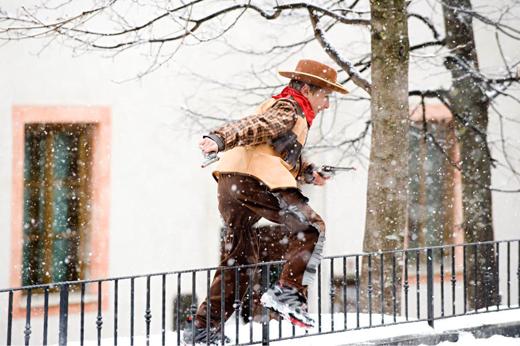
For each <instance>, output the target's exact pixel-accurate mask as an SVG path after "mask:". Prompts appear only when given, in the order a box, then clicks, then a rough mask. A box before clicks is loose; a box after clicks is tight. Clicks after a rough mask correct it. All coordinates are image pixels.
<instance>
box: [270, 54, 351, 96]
mask: <svg viewBox="0 0 520 346" xmlns="http://www.w3.org/2000/svg"><path fill="white" fill-rule="evenodd" d="M278 73H279V74H280V76H282V77H286V78H291V79H296V80H299V81H302V82H304V83H308V84H313V85H317V86H319V87H323V88H328V89H332V90H333V91H337V92H340V93H342V94H346V93H348V90H347V89H345V88H344V87H343V85H341V84H338V83H337V82H336V78H337V73H336V70H334V69H333V68H332V67H330V66H327V65H325V64H322V63H320V62H317V61H314V60H308V59H302V60H300V61H298V65H296V70H295V71H278Z"/></svg>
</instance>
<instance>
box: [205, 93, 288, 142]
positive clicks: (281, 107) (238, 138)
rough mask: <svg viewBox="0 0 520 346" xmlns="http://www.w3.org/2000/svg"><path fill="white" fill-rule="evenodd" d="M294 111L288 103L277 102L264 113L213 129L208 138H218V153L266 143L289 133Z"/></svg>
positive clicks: (283, 101) (284, 101)
mask: <svg viewBox="0 0 520 346" xmlns="http://www.w3.org/2000/svg"><path fill="white" fill-rule="evenodd" d="M296 117H297V113H296V109H295V108H294V105H293V104H292V103H291V102H290V101H286V100H279V101H277V102H275V103H274V104H273V106H271V107H270V108H269V109H268V110H267V111H266V112H264V113H260V114H254V115H250V116H247V117H245V118H242V119H239V120H235V121H231V122H229V123H226V124H225V125H223V126H221V127H218V128H216V129H213V131H211V133H210V135H209V136H208V137H210V138H211V139H213V140H215V139H216V138H215V136H214V135H216V136H218V137H219V138H218V139H219V140H220V143H219V142H218V139H217V141H216V142H217V144H218V145H219V151H223V150H229V149H232V148H234V147H236V146H245V145H257V144H263V143H268V142H269V140H271V139H273V138H276V137H278V136H280V135H281V134H283V133H286V132H289V131H290V130H291V129H292V128H293V126H294V124H295V123H296Z"/></svg>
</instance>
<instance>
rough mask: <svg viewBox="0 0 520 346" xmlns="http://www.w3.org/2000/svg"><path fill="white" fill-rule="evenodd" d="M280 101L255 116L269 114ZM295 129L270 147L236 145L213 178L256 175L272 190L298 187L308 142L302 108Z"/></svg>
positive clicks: (263, 107) (266, 104) (268, 104)
mask: <svg viewBox="0 0 520 346" xmlns="http://www.w3.org/2000/svg"><path fill="white" fill-rule="evenodd" d="M276 101H277V100H275V99H272V98H271V99H269V100H267V101H265V102H264V103H262V104H261V105H260V107H258V109H257V111H256V114H261V113H263V112H265V111H267V110H268V109H269V108H270V107H271V106H272V105H273V104H274V103H275V102H276ZM290 101H291V102H292V103H293V104H295V106H296V109H297V110H298V112H297V113H298V115H297V116H296V123H295V124H294V126H293V128H292V129H291V130H290V131H289V132H287V133H285V134H282V135H281V136H279V137H278V138H274V139H273V140H272V141H271V143H270V144H259V145H252V146H250V145H248V146H237V147H234V148H233V149H231V150H228V151H226V152H224V153H223V155H222V157H221V158H220V161H219V164H218V166H217V168H216V169H215V171H213V176H214V177H215V179H216V180H217V181H218V177H219V175H220V174H222V173H241V174H247V175H251V176H254V177H256V178H258V179H260V180H261V181H262V182H264V183H265V184H266V185H267V186H268V187H269V188H271V189H276V188H288V187H297V184H296V176H297V175H298V173H299V170H300V166H301V158H300V156H301V150H302V148H303V146H304V145H305V141H306V139H307V133H308V126H307V120H306V119H305V116H304V115H303V113H302V112H301V110H300V107H299V105H298V104H297V103H296V102H295V101H293V100H290Z"/></svg>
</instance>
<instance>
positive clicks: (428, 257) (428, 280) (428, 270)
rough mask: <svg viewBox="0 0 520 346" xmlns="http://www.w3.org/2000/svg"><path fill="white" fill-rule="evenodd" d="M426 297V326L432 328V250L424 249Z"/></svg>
mask: <svg viewBox="0 0 520 346" xmlns="http://www.w3.org/2000/svg"><path fill="white" fill-rule="evenodd" d="M426 295H427V310H428V325H429V326H430V327H432V328H433V250H432V248H428V249H426Z"/></svg>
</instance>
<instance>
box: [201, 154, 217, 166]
mask: <svg viewBox="0 0 520 346" xmlns="http://www.w3.org/2000/svg"><path fill="white" fill-rule="evenodd" d="M218 160H220V158H219V157H218V156H217V152H216V151H212V152H210V153H207V154H204V161H202V164H201V165H200V167H202V168H204V167H207V166H209V165H211V164H212V163H214V162H217V161H218Z"/></svg>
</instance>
